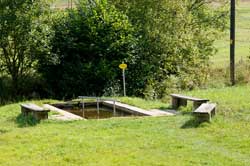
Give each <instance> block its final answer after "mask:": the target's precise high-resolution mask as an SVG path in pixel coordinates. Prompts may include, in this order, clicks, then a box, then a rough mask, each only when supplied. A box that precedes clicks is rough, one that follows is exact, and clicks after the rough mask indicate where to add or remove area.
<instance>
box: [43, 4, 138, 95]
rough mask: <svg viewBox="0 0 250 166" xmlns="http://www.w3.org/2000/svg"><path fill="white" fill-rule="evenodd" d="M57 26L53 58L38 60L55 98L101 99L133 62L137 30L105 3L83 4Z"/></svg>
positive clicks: (60, 16) (60, 18)
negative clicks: (123, 66)
mask: <svg viewBox="0 0 250 166" xmlns="http://www.w3.org/2000/svg"><path fill="white" fill-rule="evenodd" d="M54 23H55V24H54V26H53V28H54V31H55V36H54V38H53V39H52V50H51V52H52V54H51V55H50V56H48V57H45V56H43V57H41V58H40V59H39V72H41V73H42V74H43V76H44V78H45V79H46V82H47V83H48V84H49V86H50V89H52V91H51V92H52V95H53V96H56V97H59V98H62V97H66V98H68V97H73V96H77V95H101V94H102V93H103V90H104V89H105V87H107V86H109V85H110V82H112V81H115V80H117V79H118V78H119V77H120V69H119V68H118V65H119V64H120V63H121V62H122V61H124V62H130V61H132V60H133V58H134V57H133V56H132V55H133V51H134V46H135V45H136V39H135V38H134V37H133V33H134V28H133V27H132V26H131V24H130V23H129V21H128V19H127V17H126V15H124V14H122V13H121V12H119V11H118V10H116V9H115V7H114V6H112V5H109V4H108V3H107V1H105V0H100V1H99V0H97V1H81V2H80V4H78V7H77V9H73V10H68V11H67V12H61V13H59V14H58V15H57V16H55V20H54ZM51 59H52V60H51Z"/></svg>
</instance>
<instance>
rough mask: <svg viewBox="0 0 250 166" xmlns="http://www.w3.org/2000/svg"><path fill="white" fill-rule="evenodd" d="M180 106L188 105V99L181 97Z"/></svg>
mask: <svg viewBox="0 0 250 166" xmlns="http://www.w3.org/2000/svg"><path fill="white" fill-rule="evenodd" d="M179 106H187V100H186V99H179Z"/></svg>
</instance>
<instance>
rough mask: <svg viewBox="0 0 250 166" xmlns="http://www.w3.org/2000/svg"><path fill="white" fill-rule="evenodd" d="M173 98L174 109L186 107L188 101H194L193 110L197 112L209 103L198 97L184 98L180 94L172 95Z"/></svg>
mask: <svg viewBox="0 0 250 166" xmlns="http://www.w3.org/2000/svg"><path fill="white" fill-rule="evenodd" d="M170 96H171V98H172V108H174V109H177V108H179V107H180V106H186V105H187V100H190V101H193V109H194V110H195V109H196V108H198V107H199V106H200V105H201V104H203V103H206V102H208V101H209V100H208V99H200V98H196V97H190V96H184V95H180V94H170Z"/></svg>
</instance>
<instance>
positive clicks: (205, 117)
mask: <svg viewBox="0 0 250 166" xmlns="http://www.w3.org/2000/svg"><path fill="white" fill-rule="evenodd" d="M195 117H196V119H197V120H198V122H199V123H201V122H210V121H211V119H212V117H211V114H209V113H195Z"/></svg>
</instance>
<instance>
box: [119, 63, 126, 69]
mask: <svg viewBox="0 0 250 166" xmlns="http://www.w3.org/2000/svg"><path fill="white" fill-rule="evenodd" d="M119 68H120V69H123V70H124V69H126V68H127V64H125V63H122V64H120V65H119Z"/></svg>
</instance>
